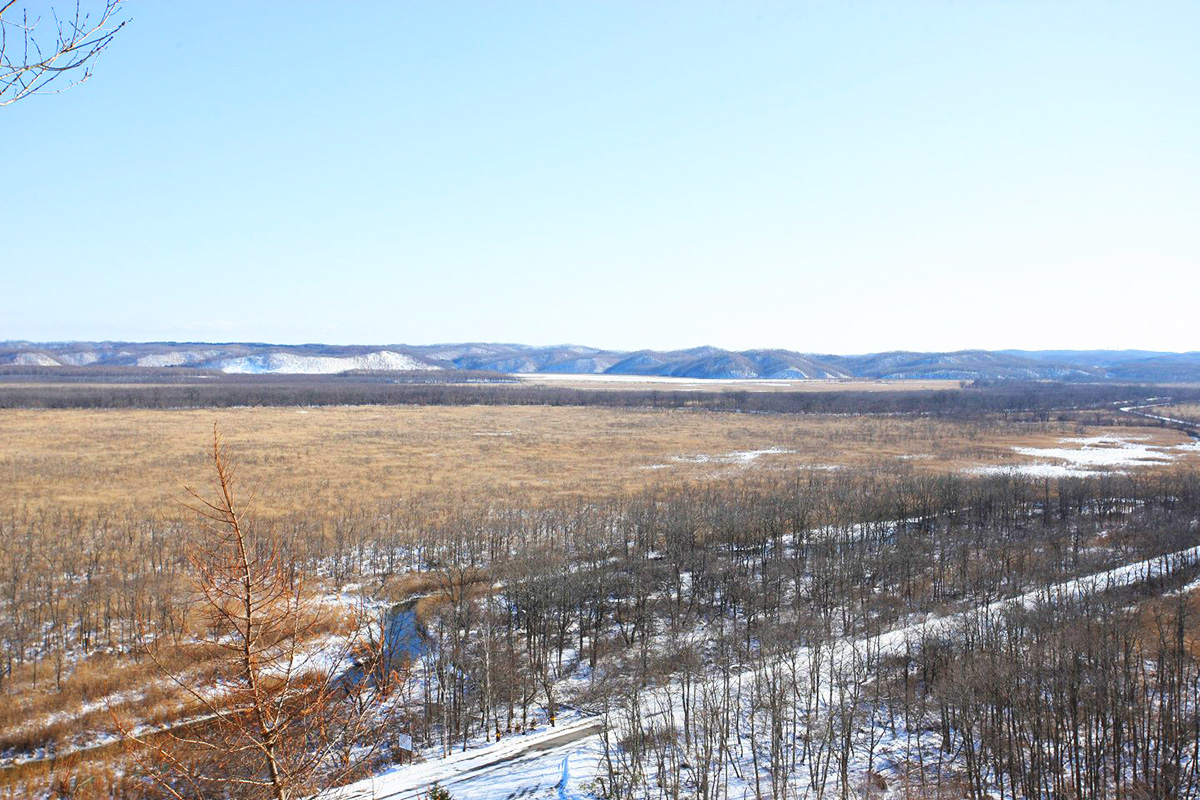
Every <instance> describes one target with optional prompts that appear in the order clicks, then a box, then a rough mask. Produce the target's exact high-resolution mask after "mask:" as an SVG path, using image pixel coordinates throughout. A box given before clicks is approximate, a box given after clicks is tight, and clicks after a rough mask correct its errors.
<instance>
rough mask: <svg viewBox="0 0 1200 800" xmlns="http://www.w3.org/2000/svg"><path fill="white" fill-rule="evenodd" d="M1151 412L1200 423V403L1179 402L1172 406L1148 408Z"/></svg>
mask: <svg viewBox="0 0 1200 800" xmlns="http://www.w3.org/2000/svg"><path fill="white" fill-rule="evenodd" d="M1146 411H1148V412H1149V413H1151V414H1158V415H1160V416H1164V417H1172V418H1174V419H1182V420H1185V421H1187V422H1192V423H1195V424H1197V425H1200V403H1178V404H1176V405H1170V406H1158V407H1157V408H1148V409H1146Z"/></svg>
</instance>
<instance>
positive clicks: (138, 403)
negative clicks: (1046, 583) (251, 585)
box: [0, 372, 1200, 424]
mask: <svg viewBox="0 0 1200 800" xmlns="http://www.w3.org/2000/svg"><path fill="white" fill-rule="evenodd" d="M117 378H120V379H121V380H123V376H122V375H118V376H115V377H114V380H116V379H117ZM451 379H452V380H451ZM73 380H81V379H79V378H78V377H76V378H74V379H73ZM1170 391H1171V394H1172V397H1173V399H1174V400H1175V401H1176V402H1186V401H1190V400H1197V399H1200V389H1194V388H1193V389H1175V388H1173V389H1171V390H1170ZM1163 392H1164V390H1163V389H1162V388H1161V387H1147V386H1126V385H1114V384H1065V383H1064V384H1059V383H1009V384H997V385H990V386H968V387H966V388H963V389H961V390H938V391H928V390H912V391H909V390H897V391H886V392H865V391H855V390H853V389H846V390H838V391H780V392H749V391H669V390H650V389H634V390H614V389H601V388H598V389H577V388H568V387H556V386H530V385H524V384H520V383H517V382H514V381H513V380H512V379H511V376H500V375H497V374H494V373H480V374H478V375H474V374H467V373H459V372H456V373H446V374H445V375H438V376H434V375H433V374H431V373H420V374H414V373H408V374H405V375H404V376H387V375H370V374H363V375H341V376H320V377H317V376H288V377H286V378H285V377H280V376H251V375H238V376H226V375H221V376H214V377H213V378H212V379H198V378H192V379H189V380H188V381H187V382H183V383H176V382H170V381H166V382H161V381H154V382H148V383H145V384H137V385H129V384H125V383H112V384H108V385H105V384H96V383H94V382H93V383H83V382H81V383H71V382H49V381H48V380H44V381H43V382H40V383H36V384H31V383H25V382H21V383H17V382H15V381H13V382H9V383H8V384H7V385H6V384H5V382H0V408H223V407H232V406H324V405H443V406H444V405H526V406H528V405H538V406H602V407H611V408H653V409H700V410H708V411H727V412H741V413H778V414H926V415H932V416H941V417H957V418H969V417H978V416H981V415H984V414H996V413H1001V414H1024V415H1030V416H1032V417H1033V418H1034V419H1038V420H1047V419H1050V418H1051V417H1052V416H1053V415H1064V414H1068V415H1076V416H1079V415H1086V418H1087V421H1088V422H1089V423H1091V424H1096V423H1105V422H1113V421H1115V420H1117V419H1118V418H1123V421H1125V422H1129V421H1130V420H1129V417H1128V415H1121V414H1120V413H1119V411H1118V406H1119V405H1122V404H1129V405H1133V404H1137V403H1139V402H1144V401H1147V400H1149V399H1151V398H1155V397H1159V396H1161V395H1162V394H1163Z"/></svg>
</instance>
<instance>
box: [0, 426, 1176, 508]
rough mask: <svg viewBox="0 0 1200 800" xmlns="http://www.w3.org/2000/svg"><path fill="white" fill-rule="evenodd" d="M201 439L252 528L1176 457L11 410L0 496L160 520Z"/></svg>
mask: <svg viewBox="0 0 1200 800" xmlns="http://www.w3.org/2000/svg"><path fill="white" fill-rule="evenodd" d="M214 423H216V424H218V425H220V427H221V430H222V432H223V434H224V435H225V437H226V439H227V441H228V443H229V444H230V446H231V448H232V450H233V452H234V453H235V454H236V456H237V460H238V463H239V465H240V469H241V472H242V474H243V476H244V478H245V480H246V481H247V483H249V484H250V485H251V486H254V487H257V489H258V496H259V500H258V507H259V510H260V513H264V514H269V513H271V512H273V511H282V510H283V509H284V508H287V509H289V510H293V511H294V510H303V509H305V508H318V507H321V506H326V507H328V506H329V505H331V504H338V503H342V502H348V503H354V504H361V503H364V502H371V501H374V500H384V499H394V498H396V497H400V496H406V495H411V494H414V493H422V494H426V493H428V494H436V495H442V496H445V497H447V498H449V499H453V498H454V497H459V496H466V495H474V496H476V497H479V496H494V497H497V498H508V499H514V500H515V499H517V498H519V499H520V500H521V501H523V502H533V503H537V502H539V501H544V500H548V499H553V498H556V497H561V496H564V495H567V496H591V497H595V496H612V495H616V494H622V493H625V492H630V491H635V490H638V489H640V488H643V487H645V486H647V485H650V484H659V483H670V482H677V481H692V480H701V479H706V478H712V477H723V476H724V477H732V476H735V475H737V474H740V473H741V472H743V471H745V470H751V469H752V470H770V469H799V468H804V467H808V466H815V467H817V468H827V467H831V466H837V467H872V466H877V465H888V464H894V463H896V462H898V461H900V460H904V461H905V463H907V464H909V465H910V466H911V468H913V469H916V470H920V471H927V472H938V471H945V470H959V469H965V468H969V467H972V466H976V465H979V464H995V463H1014V456H1013V454H1012V447H1014V446H1017V445H1029V446H1051V445H1055V444H1056V443H1057V442H1058V440H1059V439H1060V438H1061V437H1063V436H1071V435H1079V434H1080V433H1087V434H1096V433H1101V432H1107V433H1116V434H1122V433H1126V434H1133V435H1143V436H1144V435H1147V434H1149V435H1151V436H1153V437H1154V443H1161V444H1178V443H1181V442H1183V441H1186V440H1185V439H1184V437H1183V436H1182V434H1179V433H1178V432H1175V431H1172V430H1167V429H1164V430H1155V429H1149V430H1148V429H1146V428H1138V429H1121V428H1108V429H1086V430H1085V429H1083V428H1080V427H1078V426H1075V425H1073V424H1066V423H1047V424H1031V423H1007V422H1000V421H999V420H993V421H989V422H986V423H982V422H981V423H974V422H952V421H947V420H935V419H917V418H907V417H845V416H841V417H839V416H817V415H812V416H794V415H766V414H724V413H711V412H693V411H649V410H646V411H642V410H625V409H606V408H570V407H540V406H534V407H491V406H472V407H408V406H392V407H322V408H307V409H297V408H239V409H223V410H202V411H190V410H189V411H164V410H38V411H29V410H19V411H11V410H10V411H4V412H0V482H3V484H4V485H5V488H6V496H7V498H8V500H9V503H10V504H13V505H24V506H27V507H30V508H53V507H59V508H64V507H69V508H76V509H85V508H87V507H94V506H107V505H112V504H118V503H120V504H129V505H134V506H137V507H138V508H139V509H140V510H142V511H143V512H144V511H145V510H147V509H157V510H159V511H161V512H163V513H171V512H172V509H175V508H176V507H177V501H178V500H179V498H180V497H181V496H182V488H181V487H182V485H183V484H185V483H187V484H193V485H202V484H204V483H205V482H206V481H207V479H208V473H207V470H208V464H207V461H206V457H205V446H206V444H207V442H208V439H209V437H210V436H211V432H212V426H213V424H214ZM772 448H775V449H779V450H785V451H789V452H785V453H772V454H764V455H762V456H760V457H758V458H756V459H754V460H753V462H752V464H750V465H745V464H739V463H735V460H734V459H726V460H724V461H722V460H721V457H722V456H727V455H728V454H730V453H736V452H739V451H755V450H768V449H772ZM699 456H709V457H717V458H715V459H713V458H710V459H709V460H707V461H705V460H702V459H700V458H698V457H699ZM689 459H690V460H689ZM1016 460H1017V461H1019V460H1020V459H1016Z"/></svg>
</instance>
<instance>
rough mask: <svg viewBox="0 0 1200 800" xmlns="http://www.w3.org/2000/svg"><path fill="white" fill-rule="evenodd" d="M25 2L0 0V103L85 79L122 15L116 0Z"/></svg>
mask: <svg viewBox="0 0 1200 800" xmlns="http://www.w3.org/2000/svg"><path fill="white" fill-rule="evenodd" d="M30 5H31V4H30V3H22V2H18V0H0V106H7V105H11V104H12V103H15V102H17V101H18V100H21V99H24V98H26V97H29V96H30V95H34V94H57V93H58V92H62V91H65V90H66V89H69V88H71V87H72V86H77V85H78V84H81V83H83V82H84V81H86V80H87V79H88V78H90V77H91V76H92V70H93V68H94V67H95V64H96V59H97V58H98V57H99V56H100V54H101V53H102V52H104V50H105V49H106V48H107V47H108V45H109V44H110V43H111V42H112V40H113V37H114V36H116V35H117V31H119V30H121V28H123V27H124V26H125V23H126V21H127V20H124V19H121V18H120V17H121V14H120V8H121V0H98V1H96V0H92V1H91V2H88V3H84V2H83V1H82V0H76V2H75V3H63V4H62V5H60V6H57V7H56V6H50V7H49V8H46V7H45V4H44V3H39V4H32V5H34V6H35V7H34V8H33V9H32V13H31V9H30V8H29V6H30Z"/></svg>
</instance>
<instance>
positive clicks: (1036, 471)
mask: <svg viewBox="0 0 1200 800" xmlns="http://www.w3.org/2000/svg"><path fill="white" fill-rule="evenodd" d="M1149 439H1150V437H1148V436H1083V437H1068V438H1065V439H1060V440H1059V443H1060V444H1064V445H1077V446H1076V447H1014V448H1013V452H1015V453H1018V454H1019V455H1023V456H1029V457H1030V458H1035V459H1038V460H1037V461H1036V462H1034V463H1032V464H1000V465H992V466H983V467H975V468H974V469H972V470H970V472H973V473H975V474H978V475H1002V474H1013V475H1028V476H1031V477H1035V478H1083V477H1087V476H1089V475H1104V474H1111V473H1113V472H1117V471H1119V470H1118V469H1116V468H1118V467H1144V466H1153V465H1161V464H1169V463H1171V462H1172V461H1174V460H1175V459H1177V458H1179V457H1180V455H1181V452H1180V451H1184V452H1189V451H1191V452H1200V442H1192V443H1190V444H1181V445H1154V444H1147V441H1148V440H1149Z"/></svg>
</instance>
